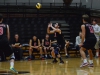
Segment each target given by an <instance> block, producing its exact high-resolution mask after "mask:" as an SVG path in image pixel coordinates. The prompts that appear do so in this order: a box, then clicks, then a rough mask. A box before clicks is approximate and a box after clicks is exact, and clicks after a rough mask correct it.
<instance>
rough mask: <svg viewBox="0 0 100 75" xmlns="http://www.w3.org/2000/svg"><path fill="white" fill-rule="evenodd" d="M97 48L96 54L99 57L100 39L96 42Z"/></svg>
mask: <svg viewBox="0 0 100 75" xmlns="http://www.w3.org/2000/svg"><path fill="white" fill-rule="evenodd" d="M95 49H96V56H95V57H96V58H98V57H99V41H97V42H96V44H95Z"/></svg>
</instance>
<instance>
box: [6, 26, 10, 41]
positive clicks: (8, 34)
mask: <svg viewBox="0 0 100 75" xmlns="http://www.w3.org/2000/svg"><path fill="white" fill-rule="evenodd" d="M7 38H8V40H10V31H9V26H8V25H7Z"/></svg>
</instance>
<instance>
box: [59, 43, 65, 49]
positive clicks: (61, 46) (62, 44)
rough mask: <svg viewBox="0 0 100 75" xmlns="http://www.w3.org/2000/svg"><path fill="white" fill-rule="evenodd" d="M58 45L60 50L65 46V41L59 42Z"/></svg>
mask: <svg viewBox="0 0 100 75" xmlns="http://www.w3.org/2000/svg"><path fill="white" fill-rule="evenodd" d="M59 47H60V49H61V50H62V49H64V48H65V42H62V43H59Z"/></svg>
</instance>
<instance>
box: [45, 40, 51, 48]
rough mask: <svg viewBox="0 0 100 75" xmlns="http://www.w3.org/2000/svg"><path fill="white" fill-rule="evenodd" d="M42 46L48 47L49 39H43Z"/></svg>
mask: <svg viewBox="0 0 100 75" xmlns="http://www.w3.org/2000/svg"><path fill="white" fill-rule="evenodd" d="M44 46H46V47H49V46H50V39H48V40H47V39H44Z"/></svg>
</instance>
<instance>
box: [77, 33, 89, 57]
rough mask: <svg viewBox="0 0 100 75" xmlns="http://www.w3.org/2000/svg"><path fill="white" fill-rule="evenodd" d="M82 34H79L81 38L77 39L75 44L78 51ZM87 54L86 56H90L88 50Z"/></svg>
mask: <svg viewBox="0 0 100 75" xmlns="http://www.w3.org/2000/svg"><path fill="white" fill-rule="evenodd" d="M81 34H82V33H81V32H79V36H77V37H76V43H75V47H76V50H80V47H79V45H80V43H81V36H82V35H81ZM85 53H86V56H88V51H87V50H86V51H85Z"/></svg>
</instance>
